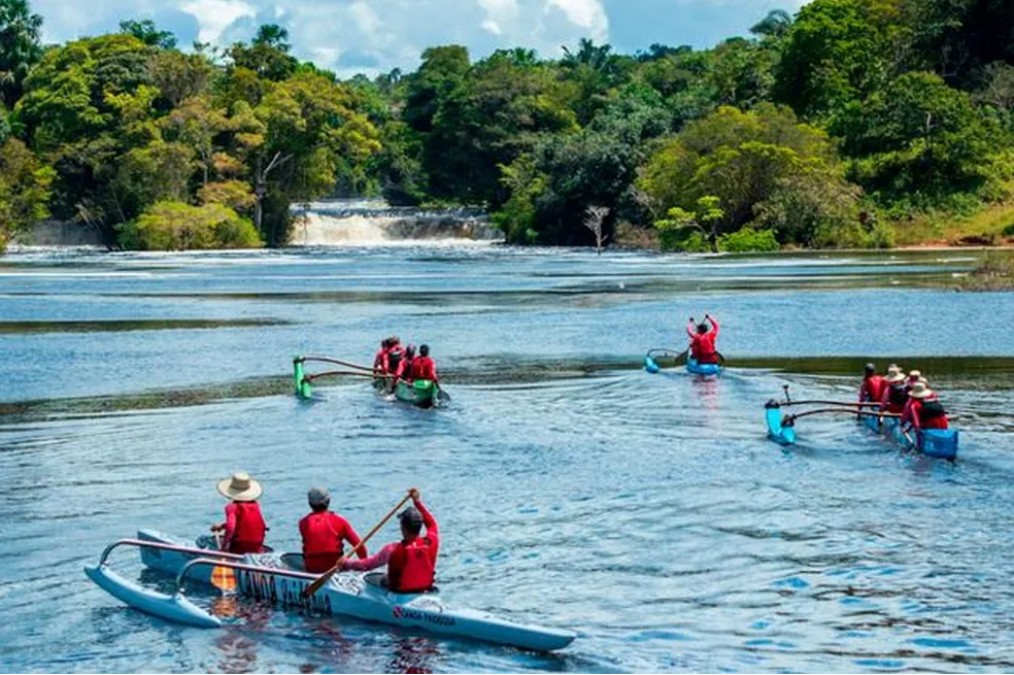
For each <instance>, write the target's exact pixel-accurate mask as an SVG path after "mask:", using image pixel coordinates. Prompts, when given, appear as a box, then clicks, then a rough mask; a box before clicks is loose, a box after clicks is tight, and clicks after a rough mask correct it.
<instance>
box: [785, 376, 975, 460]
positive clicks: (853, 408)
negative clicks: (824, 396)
mask: <svg viewBox="0 0 1014 675" xmlns="http://www.w3.org/2000/svg"><path fill="white" fill-rule="evenodd" d="M784 389H785V400H784V401H777V400H774V399H772V400H770V401H768V402H767V404H765V408H766V413H765V419H766V422H767V428H768V436H769V437H770V438H771V439H772V440H774V441H776V442H778V443H781V444H782V445H791V444H792V443H795V441H796V431H795V423H796V420H798V419H800V418H803V417H807V416H810V415H821V414H845V415H851V416H853V417H854V418H856V419H859V420H861V421H862V422H863V423H864V424H865V425H866V426H867V427H868V428H869V429H871V430H873V431H877V432H878V433H881V434H883V435H885V436H886V437H888V438H891V439H892V440H894V441H895V442H897V443H898V444H899V445H901V446H902V447H903V448H905V449H908V450H913V451H919V452H922V453H924V454H926V455H929V456H932V457H940V458H944V459H951V460H953V459H955V458H956V457H957V453H958V432H957V431H956V430H953V429H950V421H949V420H948V417H947V411H946V410H945V409H944V406H943V404H942V403H941V401H940V397H939V395H938V394H937V393H936V392H935V391H933V390H932V389H930V386H929V382H928V381H927V380H926V378H925V377H923V375H922V373H921V372H920V371H918V370H913V371H911V372H909V373H908V374H906V373H905V372H903V371H902V369H901V368H900V367H899V366H897V365H895V364H891V365H890V366H889V367H888V369H887V373H886V375H879V374H878V373H877V368H876V366H875V365H874V364H872V363H868V364H866V365H865V366H864V368H863V380H862V382H861V384H860V385H859V400H858V402H857V403H850V402H847V401H825V400H807V401H799V400H797V401H793V400H791V398H790V397H789V393H788V386H787V385H786V386H785V387H784ZM801 405H816V406H821V407H817V408H812V409H809V410H804V411H803V412H798V413H793V414H787V415H784V416H783V415H782V414H781V412H780V411H781V409H782V408H785V407H790V406H801Z"/></svg>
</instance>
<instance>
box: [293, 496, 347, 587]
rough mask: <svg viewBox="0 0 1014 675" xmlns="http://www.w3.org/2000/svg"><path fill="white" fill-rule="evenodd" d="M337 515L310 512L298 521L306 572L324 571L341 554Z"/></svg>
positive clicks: (325, 512) (331, 565)
mask: <svg viewBox="0 0 1014 675" xmlns="http://www.w3.org/2000/svg"><path fill="white" fill-rule="evenodd" d="M336 520H337V516H335V514H333V513H331V512H330V511H321V512H319V513H310V514H308V515H307V516H305V517H304V518H303V520H301V521H300V523H299V533H300V534H301V535H303V563H304V565H305V568H306V571H307V572H326V571H328V570H329V569H331V568H332V567H333V566H334V564H335V563H336V562H338V558H339V557H341V554H342V542H341V539H340V536H341V533H340V532H339V531H338V523H337V522H336Z"/></svg>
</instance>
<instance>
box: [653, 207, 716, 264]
mask: <svg viewBox="0 0 1014 675" xmlns="http://www.w3.org/2000/svg"><path fill="white" fill-rule="evenodd" d="M720 203H721V200H720V199H719V198H718V197H716V196H714V195H706V196H704V197H700V198H698V199H697V202H696V203H695V204H694V205H693V208H692V210H690V211H687V210H685V209H682V208H680V207H679V206H673V207H671V208H669V210H668V211H666V217H665V218H663V219H661V220H656V221H655V229H657V230H658V231H659V233H660V238H659V242H660V244H661V247H662V250H663V251H685V252H688V253H701V252H704V251H715V250H718V244H719V242H720V241H721V237H719V238H718V239H717V240H716V239H715V238H714V236H713V229H712V228H713V227H714V225H715V223H718V222H720V221H721V220H722V219H723V218H724V217H725V210H724V209H722V207H721V206H720Z"/></svg>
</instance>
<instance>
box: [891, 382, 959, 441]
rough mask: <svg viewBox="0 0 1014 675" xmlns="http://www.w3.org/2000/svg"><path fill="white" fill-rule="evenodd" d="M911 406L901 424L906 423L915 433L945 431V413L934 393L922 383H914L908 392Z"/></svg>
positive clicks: (946, 422) (903, 416) (946, 424)
mask: <svg viewBox="0 0 1014 675" xmlns="http://www.w3.org/2000/svg"><path fill="white" fill-rule="evenodd" d="M909 398H910V401H911V404H910V405H909V406H908V409H907V410H906V411H905V414H904V415H902V418H901V421H902V424H904V423H908V424H909V425H911V427H912V428H913V429H915V430H916V431H920V430H922V429H946V428H947V426H948V421H947V411H946V410H944V407H943V405H941V403H940V399H939V397H937V395H936V393H935V392H934V391H933V390H932V389H930V388H929V387H928V386H926V385H925V384H924V383H922V382H916V383H915V385H913V387H912V391H911V392H909Z"/></svg>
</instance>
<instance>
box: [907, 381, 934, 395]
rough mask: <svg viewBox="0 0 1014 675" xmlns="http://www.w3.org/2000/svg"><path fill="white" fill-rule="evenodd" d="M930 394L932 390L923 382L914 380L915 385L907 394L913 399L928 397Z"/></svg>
mask: <svg viewBox="0 0 1014 675" xmlns="http://www.w3.org/2000/svg"><path fill="white" fill-rule="evenodd" d="M932 395H933V390H932V389H930V388H929V387H928V386H926V385H925V384H923V383H922V382H916V383H915V386H913V387H912V391H911V393H909V396H911V397H912V398H914V399H923V398H928V397H930V396H932Z"/></svg>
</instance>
